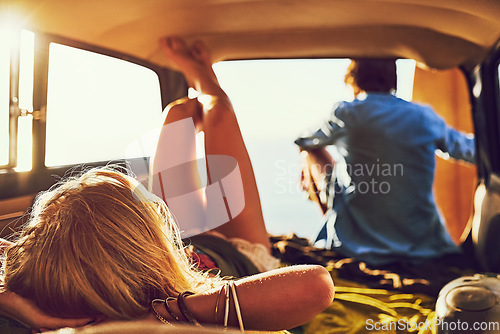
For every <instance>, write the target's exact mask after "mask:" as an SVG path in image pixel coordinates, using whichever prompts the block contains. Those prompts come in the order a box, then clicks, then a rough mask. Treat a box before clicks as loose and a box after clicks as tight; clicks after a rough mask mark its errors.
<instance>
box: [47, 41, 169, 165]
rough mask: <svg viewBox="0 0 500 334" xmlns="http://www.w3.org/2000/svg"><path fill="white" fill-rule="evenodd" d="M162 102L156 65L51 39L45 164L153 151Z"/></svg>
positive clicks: (142, 153)
mask: <svg viewBox="0 0 500 334" xmlns="http://www.w3.org/2000/svg"><path fill="white" fill-rule="evenodd" d="M161 108H162V107H161V95H160V86H159V80H158V76H157V74H156V73H155V72H154V71H152V70H150V69H148V68H145V67H142V66H139V65H136V64H133V63H130V62H126V61H123V60H119V59H116V58H113V57H109V56H104V55H101V54H97V53H93V52H88V51H84V50H81V49H77V48H73V47H68V46H65V45H61V44H56V43H51V44H50V49H49V77H48V87H47V123H46V155H45V165H46V166H47V167H54V166H62V165H71V164H79V163H86V162H98V161H108V160H113V159H122V158H137V157H143V156H150V155H151V153H152V150H153V149H154V145H153V142H152V140H154V133H155V130H156V128H158V127H159V125H161V123H160V122H161V119H160V118H161V117H162V115H161Z"/></svg>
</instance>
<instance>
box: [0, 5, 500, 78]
mask: <svg viewBox="0 0 500 334" xmlns="http://www.w3.org/2000/svg"><path fill="white" fill-rule="evenodd" d="M0 6H2V7H1V8H0V15H2V17H1V20H0V22H6V21H9V20H10V22H11V23H14V24H15V25H17V26H22V27H26V28H28V29H32V30H34V31H42V32H47V33H51V34H56V35H60V36H63V37H68V38H71V39H75V40H78V41H82V42H85V43H90V44H94V45H98V46H101V47H106V48H109V49H113V50H116V51H119V52H123V53H127V54H130V55H133V56H136V57H138V58H141V59H145V60H148V61H151V62H153V63H156V64H159V65H165V59H164V58H163V57H162V55H161V52H160V48H159V43H158V41H159V40H160V39H161V38H162V37H165V36H169V35H177V36H181V37H184V38H186V39H187V40H188V41H193V40H195V39H201V40H203V41H205V43H206V44H207V45H208V46H209V48H210V49H211V52H212V56H213V58H214V60H215V61H219V60H227V59H261V58H311V57H312V58H314V57H320V58H323V57H385V56H391V57H394V56H395V57H402V58H413V59H416V60H417V61H419V62H421V63H423V64H426V65H427V66H429V67H432V68H438V69H443V68H452V67H456V66H459V65H464V66H473V65H475V64H477V63H478V62H479V61H481V60H482V59H484V58H485V57H486V55H487V54H488V52H490V50H491V49H492V48H493V47H494V46H495V45H496V43H497V41H498V39H499V37H500V19H499V18H500V1H495V0H474V1H470V0H437V1H436V0H142V1H137V0H85V1H69V0H16V1H14V0H9V1H3V2H2V5H0Z"/></svg>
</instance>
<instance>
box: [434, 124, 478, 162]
mask: <svg viewBox="0 0 500 334" xmlns="http://www.w3.org/2000/svg"><path fill="white" fill-rule="evenodd" d="M437 148H438V149H440V150H441V151H443V152H447V153H448V154H449V155H450V156H451V157H452V158H454V159H458V160H463V161H467V162H470V163H475V162H476V143H475V139H474V136H473V135H472V134H466V133H463V132H460V131H457V130H455V129H453V128H452V127H450V126H448V125H445V130H444V135H443V138H442V140H441V141H439V142H438V146H437Z"/></svg>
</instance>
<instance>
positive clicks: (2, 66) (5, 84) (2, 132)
mask: <svg viewBox="0 0 500 334" xmlns="http://www.w3.org/2000/svg"><path fill="white" fill-rule="evenodd" d="M0 43H1V45H2V47H1V48H0V166H4V165H7V164H8V163H9V98H10V97H9V85H10V83H9V78H10V43H9V34H8V32H7V31H6V30H0Z"/></svg>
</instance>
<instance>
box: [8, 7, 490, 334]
mask: <svg viewBox="0 0 500 334" xmlns="http://www.w3.org/2000/svg"><path fill="white" fill-rule="evenodd" d="M499 17H500V3H498V2H496V1H490V0H476V1H462V0H441V1H431V0H418V1H417V0H352V1H341V0H328V1H325V0H310V1H299V0H265V1H262V0H252V1H246V0H205V1H194V0H184V1H179V0H145V1H134V0H105V1H98V0H88V1H63V0H38V1H31V0H16V1H13V0H7V1H3V2H2V3H0V43H2V48H1V50H0V231H1V233H0V236H1V237H3V238H9V237H12V235H14V234H15V232H16V231H17V230H18V228H19V227H20V226H22V224H23V223H24V222H25V221H26V219H27V217H28V215H29V208H30V206H31V204H32V203H33V200H34V198H35V196H36V194H37V193H38V192H40V191H43V190H46V189H48V188H49V187H50V186H52V185H53V184H54V183H55V182H57V181H58V180H59V179H60V178H62V177H63V176H64V175H67V173H68V171H69V172H71V171H75V170H78V168H82V167H81V166H87V167H88V166H101V165H104V164H107V163H109V162H110V161H114V162H122V163H123V162H126V163H128V164H129V165H130V166H131V168H132V169H133V171H134V172H135V174H136V175H137V177H138V178H139V179H140V180H141V181H144V180H146V179H147V177H148V168H149V159H150V157H151V155H152V153H153V152H152V150H153V149H154V147H153V144H152V143H153V141H154V138H155V137H154V133H155V131H156V130H157V127H158V124H159V123H160V122H161V119H162V117H163V115H162V111H163V110H164V109H165V107H166V106H167V105H168V104H169V103H170V102H172V101H174V100H176V99H178V98H180V97H182V96H185V95H186V94H187V92H188V86H187V83H186V82H185V80H184V78H183V77H182V75H181V74H180V73H178V72H176V71H174V70H172V69H171V68H170V67H169V64H168V63H167V61H166V59H165V57H163V56H162V53H161V49H160V44H159V40H160V39H162V38H164V37H165V36H180V37H182V38H184V39H185V40H186V41H187V42H188V43H191V42H193V41H195V40H202V41H203V42H204V43H205V44H206V45H207V46H208V49H209V50H210V52H211V56H212V58H213V60H214V62H215V64H214V70H215V72H216V73H217V75H218V77H219V79H220V82H221V85H222V87H223V88H224V89H225V90H226V91H227V93H228V95H229V97H230V98H231V100H232V101H233V104H234V107H235V110H236V113H237V117H238V119H239V121H240V123H241V127H242V132H243V136H244V138H245V141H246V142H247V146H248V149H249V153H250V156H251V158H252V161H253V163H254V166H255V174H256V178H257V182H258V186H259V190H260V193H261V198H262V205H263V210H264V216H265V220H266V224H268V226H267V227H268V230H269V231H270V232H271V234H273V235H275V236H274V237H273V238H274V239H273V240H274V242H275V247H276V249H277V250H278V251H280V252H282V255H283V259H284V260H285V262H286V260H287V259H288V260H289V262H294V261H297V263H298V262H300V261H303V259H304V258H306V259H307V261H309V262H313V263H321V264H323V265H325V266H327V267H328V268H329V269H330V270H331V271H332V276H333V277H334V280H335V282H336V299H335V301H334V304H333V305H332V307H331V308H329V309H328V310H327V311H325V312H323V313H322V314H320V315H318V317H317V318H316V319H315V320H314V321H313V322H312V323H310V324H308V326H307V327H304V328H302V329H296V331H297V332H307V333H322V332H328V330H329V328H330V329H331V328H336V329H337V330H338V332H339V333H340V332H345V333H347V332H349V333H363V332H364V331H363V330H365V329H366V328H367V327H366V326H365V319H372V318H373V319H378V320H377V321H379V320H380V321H382V322H383V321H386V323H389V322H391V321H392V322H394V321H396V322H397V320H398V319H403V318H404V319H413V320H414V321H415V322H416V323H418V322H425V321H426V320H429V319H432V317H436V312H437V311H436V300H437V294H436V295H429V294H426V293H422V291H426V290H425V289H423V288H422V286H424V285H425V283H422V281H418V280H419V279H422V277H418V273H413V276H411V275H410V276H407V277H404V278H402V281H398V280H400V279H401V277H397V278H394V276H392V274H393V273H392V272H391V271H384V270H382V269H380V270H378V271H377V272H374V271H373V270H372V271H369V270H368V269H369V268H368V269H367V268H360V264H352V266H356V268H355V269H352V268H351V269H349V268H350V267H349V266H350V264H349V263H346V262H342V261H333V260H332V259H331V258H329V257H328V252H327V251H324V250H317V249H314V248H313V247H312V246H311V244H310V243H309V241H310V239H311V238H313V237H314V235H315V234H317V232H318V229H319V228H320V226H321V225H322V221H321V216H320V213H319V212H318V211H317V210H315V208H314V207H313V205H312V204H311V203H308V202H307V201H306V200H305V199H304V197H303V195H302V194H301V193H300V191H299V190H298V188H297V183H298V179H299V172H300V170H299V167H298V151H297V149H296V147H295V146H294V144H293V140H294V138H295V137H296V136H298V135H299V134H300V133H299V131H301V130H304V126H309V127H313V126H315V124H316V123H317V121H318V120H320V119H322V118H325V117H326V116H327V115H328V114H329V112H330V111H331V108H332V106H333V104H334V103H335V102H338V101H342V100H346V99H349V98H351V99H352V92H350V91H348V90H347V89H346V88H345V86H344V84H343V75H344V73H345V70H346V68H347V65H348V64H349V59H350V58H354V57H357V58H388V57H390V58H398V59H400V61H398V80H399V81H400V84H401V87H398V91H399V92H400V94H402V95H401V97H402V98H405V99H407V100H411V101H413V102H417V103H422V104H428V105H430V106H432V108H433V109H434V110H436V112H437V113H438V114H439V115H440V116H442V117H443V118H444V119H445V120H446V122H447V123H448V124H449V125H451V126H453V127H454V128H456V129H458V130H460V131H464V132H468V133H474V135H475V138H476V150H477V162H476V165H475V166H472V165H465V164H459V163H455V162H453V161H451V160H450V159H448V157H447V156H446V155H444V154H441V155H438V157H437V168H436V173H435V183H434V192H435V196H436V201H437V204H438V206H439V208H440V210H441V213H442V215H443V217H444V218H445V221H446V227H447V229H448V231H449V233H450V235H451V236H452V239H453V241H455V243H457V244H462V243H464V242H466V240H467V239H469V241H470V243H471V245H473V247H474V252H475V254H476V260H477V262H478V264H479V266H480V268H481V273H483V274H485V273H488V275H489V276H492V277H497V275H498V273H499V272H500V246H499V243H498V241H497V240H498V236H499V235H500V135H499V128H500V80H499V78H500V49H499V44H498V41H499V38H500V20H499V19H498V18H499ZM263 120H265V121H263ZM110 124H113V126H110ZM103 143H104V144H103ZM200 155H203V153H202V152H201V153H200ZM294 159H297V160H294ZM287 196H288V197H287ZM292 235H293V236H292ZM294 250H300V255H301V256H302V260H299V259H297V256H292V255H293V254H292V252H293V251H294ZM291 254H292V255H291ZM288 256H290V257H288ZM340 262H342V263H340ZM341 267H343V270H341V271H336V270H338V269H340V268H341ZM346 268H347V269H346ZM364 269H366V270H364ZM349 270H355V271H362V272H364V273H365V274H366V275H368V272H369V274H370V275H371V276H370V277H372V278H373V277H375V278H373V280H376V281H377V282H378V283H380V282H385V283H387V282H389V281H390V284H389V285H386V287H388V286H390V288H387V289H382V288H380V287H381V286H384V285H383V284H382V285H380V284H379V285H378V287H379V289H377V288H374V287H373V286H374V285H372V284H370V282H368V283H367V282H366V281H365V282H363V283H359V282H355V281H354V277H353V276H349ZM370 270H371V269H370ZM418 270H422V271H424V270H425V269H423V268H420V269H418ZM469 274H471V275H474V274H478V272H475V273H469ZM404 280H406V283H408V282H409V281H411V280H413V281H412V283H415V284H413V285H412V284H409V283H408V284H406V283H405V281H404ZM417 281H418V282H417ZM444 283H446V282H444ZM444 283H443V282H442V281H440V284H441V285H439V286H434V287H433V288H434V290H433V291H437V292H439V291H440V290H441V288H443V286H444ZM464 284H466V283H464ZM410 286H413V288H415V287H417V288H416V289H414V290H411V288H410ZM419 289H420V290H419ZM495 293H496V296H497V298H500V291H496V292H495ZM396 303H400V304H399V305H395V304H396ZM497 304H498V301H497V302H496V304H495V305H496V306H491V307H490V308H488V310H489V309H491V310H493V309H495V308H496V307H497V306H498V305H497ZM498 307H500V306H498ZM495 310H496V309H495ZM488 312H489V311H488ZM488 312H486V313H488ZM495 312H497V311H495ZM486 313H485V314H486ZM490 313H491V314H495V315H491V314H490ZM490 313H488V317H489V318H488V319H489V320H491V319H493V320H495V321H497V322H499V323H500V316H498V315H496V314H500V313H498V312H497V313H494V312H493V311H491V312H490ZM360 319H363V320H360ZM359 323H363V327H362V328H361V327H359ZM366 324H368V323H366ZM356 326H358V327H359V330H354V329H353V328H356ZM378 332H390V331H382V330H379V331H378ZM394 332H395V331H394ZM404 332H411V331H410V330H406V331H404ZM424 332H425V331H421V333H424ZM484 332H485V333H486V332H488V331H484ZM493 332H494V331H491V333H493ZM429 333H430V331H429ZM488 333H489V332H488Z"/></svg>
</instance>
